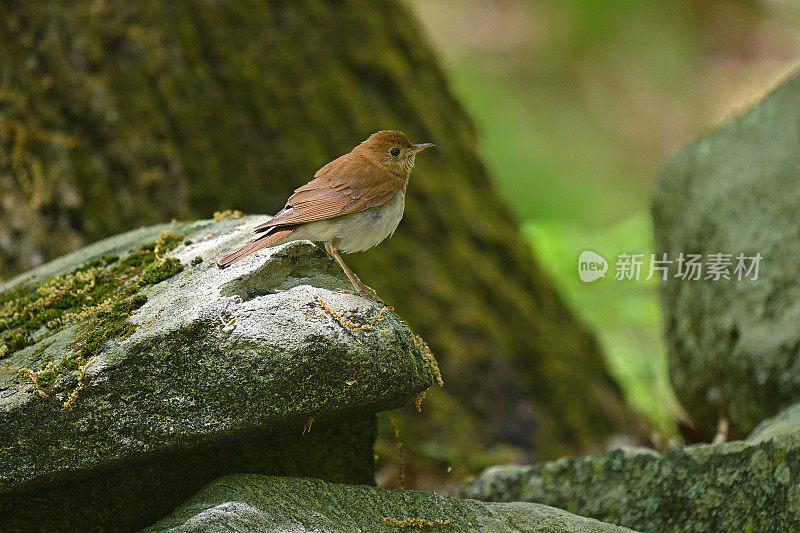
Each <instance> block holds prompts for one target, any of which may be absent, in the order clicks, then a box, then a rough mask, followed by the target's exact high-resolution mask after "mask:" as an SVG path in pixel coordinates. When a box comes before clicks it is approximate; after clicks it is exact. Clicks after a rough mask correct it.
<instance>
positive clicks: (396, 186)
mask: <svg viewBox="0 0 800 533" xmlns="http://www.w3.org/2000/svg"><path fill="white" fill-rule="evenodd" d="M403 181H404V180H403V178H402V177H401V176H399V175H397V174H394V173H391V172H389V171H388V170H386V169H384V168H381V167H379V166H378V165H376V164H375V163H373V162H372V161H370V160H369V159H367V158H365V157H361V156H358V155H357V154H353V153H350V154H347V155H345V156H342V157H340V158H338V159H335V160H333V161H331V162H330V163H328V164H327V165H325V166H324V167H322V168H321V169H320V170H318V171H317V173H316V174H315V177H314V179H313V180H311V181H310V182H308V183H306V184H305V185H303V186H302V187H300V188H298V189H296V190H295V191H294V194H293V195H292V196H291V198H289V200H288V201H287V202H286V207H284V208H283V209H282V210H281V211H280V212H279V213H278V214H276V215H275V216H274V217H272V218H271V219H270V220H268V221H267V222H265V223H263V224H261V225H259V226H257V227H256V228H255V231H256V232H257V233H258V232H262V231H267V230H268V229H269V228H272V227H276V226H288V225H294V224H303V223H306V222H314V221H316V220H324V219H328V218H334V217H338V216H341V215H346V214H348V213H355V212H356V211H361V210H363V209H367V208H370V207H376V206H379V205H383V204H385V203H387V202H388V201H389V200H391V199H392V198H394V196H395V194H397V192H398V191H400V189H402V188H403V185H404V183H403Z"/></svg>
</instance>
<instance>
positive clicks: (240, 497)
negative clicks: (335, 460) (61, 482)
mask: <svg viewBox="0 0 800 533" xmlns="http://www.w3.org/2000/svg"><path fill="white" fill-rule="evenodd" d="M414 519H417V520H414ZM398 522H400V523H405V526H404V527H405V528H410V529H414V530H416V529H418V528H422V527H424V525H425V522H427V523H428V527H426V528H425V529H426V530H428V531H434V530H435V531H476V532H477V531H486V532H493V533H503V532H508V533H512V532H520V533H521V532H531V533H532V532H541V533H557V532H563V533H589V532H598V533H600V532H608V533H612V532H620V533H622V532H623V531H630V530H628V529H625V528H621V527H617V526H613V525H610V524H603V523H602V522H598V521H596V520H591V519H588V518H584V517H581V516H575V515H572V514H570V513H566V512H564V511H562V510H560V509H553V508H552V507H546V506H544V505H537V504H531V503H483V502H476V501H471V500H459V499H457V498H448V497H446V496H441V495H439V494H434V493H431V492H419V491H410V490H407V491H404V490H381V489H375V488H372V487H364V486H352V485H338V484H333V483H326V482H324V481H320V480H318V479H297V478H280V477H268V476H257V475H245V474H240V475H233V476H228V477H225V478H222V479H219V480H216V481H214V482H213V483H211V484H210V485H208V486H207V487H205V488H203V490H201V491H200V492H199V493H198V494H197V495H195V496H194V497H193V498H192V499H190V500H189V501H188V502H186V503H185V504H183V505H182V506H180V507H179V508H178V509H176V510H175V512H174V513H172V514H171V515H170V516H168V517H167V518H165V519H164V520H162V521H160V522H158V523H157V524H155V525H153V526H151V527H149V528H147V529H146V530H145V532H149V533H155V532H157V531H169V532H173V533H179V532H186V533H189V532H198V533H199V532H215V531H219V532H222V531H225V532H242V533H245V532H248V533H249V532H251V531H260V532H263V533H269V532H275V533H277V532H281V531H292V532H296V533H312V532H337V533H339V532H341V533H347V532H352V533H357V532H361V531H387V532H388V531H399V530H402V529H401V528H400V527H397V525H396V524H397V523H398ZM437 522H438V523H437ZM401 527H402V526H401Z"/></svg>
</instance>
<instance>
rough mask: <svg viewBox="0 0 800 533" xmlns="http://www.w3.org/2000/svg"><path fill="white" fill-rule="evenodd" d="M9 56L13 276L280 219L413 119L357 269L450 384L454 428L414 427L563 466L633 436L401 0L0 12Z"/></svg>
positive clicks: (4, 84)
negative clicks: (412, 154)
mask: <svg viewBox="0 0 800 533" xmlns="http://www.w3.org/2000/svg"><path fill="white" fill-rule="evenodd" d="M0 49H2V50H3V53H2V54H0V124H2V125H5V127H3V128H0V132H8V134H7V135H4V134H3V133H0V190H2V196H3V206H4V209H3V210H2V211H1V212H0V243H2V245H0V272H8V270H9V269H12V270H15V271H20V270H24V269H26V268H28V267H30V266H32V265H36V264H38V263H40V262H42V261H44V260H47V259H49V258H52V257H55V256H57V255H58V254H60V253H64V252H67V251H69V250H72V249H75V248H77V247H78V246H80V245H81V244H84V243H86V242H90V241H93V240H94V239H98V238H101V237H105V236H108V235H111V234H115V233H119V232H122V231H126V230H128V229H130V228H133V227H137V226H139V225H141V224H154V223H157V222H165V221H169V220H170V219H171V218H173V217H177V218H180V219H194V218H201V217H208V216H210V214H211V213H212V212H214V211H220V210H223V209H231V208H238V209H241V210H244V211H246V212H252V213H263V212H267V213H274V212H276V211H277V210H278V209H280V208H281V207H282V206H283V203H284V202H285V200H286V198H287V197H288V195H289V194H290V192H291V191H292V190H293V189H294V188H296V187H298V186H299V185H302V184H303V183H305V182H306V181H308V180H309V179H310V178H311V176H312V175H313V173H314V172H315V171H316V170H317V169H318V168H320V167H321V166H322V165H324V164H325V163H327V162H328V161H329V160H331V159H332V158H334V157H336V156H338V155H340V154H342V153H344V152H346V151H348V150H350V149H351V148H352V147H353V146H354V145H355V144H357V143H358V142H360V141H361V140H363V139H365V138H366V137H367V136H368V135H369V134H370V133H372V132H374V131H376V130H379V129H385V128H396V129H401V130H403V131H405V132H406V133H407V134H408V135H409V136H410V137H411V138H412V139H413V140H414V141H415V142H422V141H432V142H435V143H436V144H437V145H438V148H437V150H436V151H435V152H434V151H429V152H427V153H426V154H425V157H420V158H418V163H417V169H416V171H415V173H414V176H413V177H412V181H411V183H410V185H409V189H408V191H409V192H408V198H407V207H406V215H405V218H404V220H403V222H402V223H401V225H400V227H399V228H398V230H397V232H396V233H395V235H394V237H393V239H391V240H390V241H388V242H386V243H384V244H382V245H381V246H380V247H378V248H376V249H375V250H372V251H369V252H367V253H364V254H358V255H357V256H355V257H353V258H352V259H348V261H352V266H353V267H354V269H355V270H356V272H358V273H359V275H360V276H361V277H362V278H363V279H364V281H365V282H367V283H368V284H370V285H371V286H373V287H375V288H376V289H377V290H378V292H379V293H380V294H381V295H382V296H383V297H384V298H386V300H387V301H388V302H390V303H391V304H392V305H393V306H394V307H395V308H396V309H397V310H398V312H399V313H400V314H401V315H402V316H404V317H405V318H406V319H407V320H408V322H409V324H411V326H412V327H414V328H415V329H416V330H417V331H418V332H419V333H420V334H422V336H423V337H424V338H425V339H426V340H427V341H428V342H429V343H430V345H431V347H432V349H433V351H434V353H436V354H437V356H439V357H440V358H441V361H442V366H443V370H444V373H445V374H446V375H448V376H449V379H448V382H447V385H448V387H447V389H446V391H445V392H443V393H440V394H438V395H433V396H431V397H430V398H429V400H428V401H429V402H431V403H430V404H428V405H429V407H430V409H427V410H426V413H428V412H433V411H434V408H435V407H442V408H443V409H444V408H447V409H448V410H449V411H450V413H453V414H455V413H459V415H458V418H453V417H450V418H448V419H447V420H443V421H440V420H435V419H433V418H425V419H424V420H425V424H424V425H423V424H420V423H419V422H415V423H413V424H408V423H406V424H404V427H405V428H406V430H405V433H406V436H407V437H408V438H409V440H411V437H412V436H413V433H414V429H415V428H418V429H419V430H420V431H421V432H422V433H424V434H427V435H437V437H436V440H437V442H436V443H434V444H435V445H436V446H438V447H442V446H445V447H449V448H452V449H454V450H455V451H456V453H455V455H458V454H459V453H466V452H468V451H470V450H472V451H476V450H480V449H481V448H483V447H484V446H485V445H486V444H489V443H493V444H497V443H499V444H506V445H508V444H511V445H514V446H517V447H519V448H523V449H525V451H526V452H525V453H536V454H537V455H547V456H553V455H556V454H558V453H561V452H563V451H567V450H579V449H580V450H582V449H587V448H600V447H601V446H602V445H603V444H604V442H605V440H606V439H607V438H608V437H609V436H610V435H612V434H614V433H616V432H618V431H620V428H623V424H624V420H625V414H626V409H625V408H624V407H623V404H622V402H621V400H620V395H619V392H618V390H617V389H616V387H615V386H614V384H613V383H612V382H611V380H610V378H609V375H608V373H607V371H606V369H605V367H604V365H603V361H602V358H601V355H600V353H599V350H598V346H597V343H596V342H595V339H594V338H593V337H592V335H590V334H589V333H588V332H587V331H586V330H585V329H584V327H582V326H581V325H580V324H579V323H578V322H577V321H576V320H575V318H574V316H573V315H572V314H571V313H570V312H569V311H568V310H567V308H566V307H565V305H564V304H563V302H562V300H561V299H560V298H559V296H558V294H557V293H556V292H555V290H554V289H553V287H552V284H551V281H550V280H549V279H548V278H547V277H546V276H545V275H544V274H543V272H542V271H541V269H540V268H539V267H538V266H537V265H536V263H535V262H534V260H533V258H532V254H531V252H530V250H529V247H528V243H527V242H526V241H525V240H524V239H523V238H522V237H521V236H520V233H519V231H518V223H517V221H516V220H515V219H514V217H513V216H512V215H511V214H510V213H509V210H508V208H507V207H506V206H505V205H503V203H502V202H501V201H500V200H499V199H498V197H497V195H496V194H495V192H494V191H493V189H492V186H491V182H490V179H489V177H488V175H487V172H486V169H485V167H484V165H483V164H482V162H481V160H480V158H479V157H478V147H477V142H476V136H475V131H474V128H473V125H472V123H471V122H470V120H469V119H468V118H467V116H466V114H465V113H464V110H463V109H462V107H461V105H460V104H459V103H458V101H457V100H456V99H455V98H454V97H453V95H452V94H451V92H450V91H449V89H448V87H447V83H446V80H445V76H444V74H443V72H442V70H441V69H440V67H439V65H438V62H437V60H436V57H435V54H434V53H433V52H432V50H431V48H430V47H429V46H428V44H427V40H426V38H425V36H424V35H423V33H422V31H421V30H420V28H419V25H418V24H417V22H416V21H415V20H414V19H413V18H412V17H411V15H410V14H409V12H408V10H407V9H406V8H405V7H404V6H403V5H402V3H400V2H397V1H391V0H377V1H374V2H369V3H363V2H362V3H348V2H336V1H323V2H320V1H317V0H298V1H293V2H285V1H278V0H270V1H260V2H253V1H243V2H235V3H231V2H208V1H206V0H191V1H188V2H164V1H162V0H142V1H137V2H125V1H122V0H108V1H104V2H96V1H94V0H77V1H74V2H68V3H62V4H59V5H58V6H54V5H53V4H52V3H51V2H47V1H44V0H32V1H12V2H3V3H2V5H1V6H0ZM406 420H408V418H406ZM473 428H480V431H473ZM623 429H624V428H623ZM454 433H458V434H468V435H470V436H471V438H470V439H467V440H463V441H452V440H451V441H447V440H446V439H447V438H448V437H447V436H448V435H452V434H454ZM418 436H419V435H418Z"/></svg>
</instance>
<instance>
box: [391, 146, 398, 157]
mask: <svg viewBox="0 0 800 533" xmlns="http://www.w3.org/2000/svg"><path fill="white" fill-rule="evenodd" d="M389 153H390V154H392V155H393V156H395V157H397V156H398V155H400V148H392V149H391V150H389Z"/></svg>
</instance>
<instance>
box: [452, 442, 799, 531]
mask: <svg viewBox="0 0 800 533" xmlns="http://www.w3.org/2000/svg"><path fill="white" fill-rule="evenodd" d="M460 495H461V496H463V497H467V498H476V499H480V500H486V501H502V502H510V501H527V502H537V503H543V504H545V505H552V506H554V507H559V508H561V509H565V510H567V511H570V512H572V513H576V514H579V515H582V516H588V517H592V518H596V519H598V520H602V521H604V522H609V523H613V524H619V525H623V526H626V527H630V528H633V529H636V530H639V531H653V532H662V531H693V532H715V531H765V532H766V531H793V530H795V529H796V527H797V524H798V523H800V434H797V433H793V434H783V435H781V436H776V437H774V438H772V439H770V440H763V441H760V442H743V441H737V442H730V443H727V444H719V445H696V446H690V447H685V448H673V449H670V450H668V451H667V452H666V453H664V454H659V453H656V452H654V451H653V450H650V449H645V448H630V449H619V450H616V451H614V452H611V453H608V454H605V455H602V456H600V457H586V458H565V459H559V460H557V461H551V462H547V463H542V464H536V465H531V466H513V465H508V466H497V467H492V468H489V469H487V470H485V471H484V472H483V473H482V474H481V475H479V476H478V477H477V478H476V479H475V480H473V481H472V482H470V483H469V484H467V485H466V486H465V487H463V488H462V489H461V491H460Z"/></svg>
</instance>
